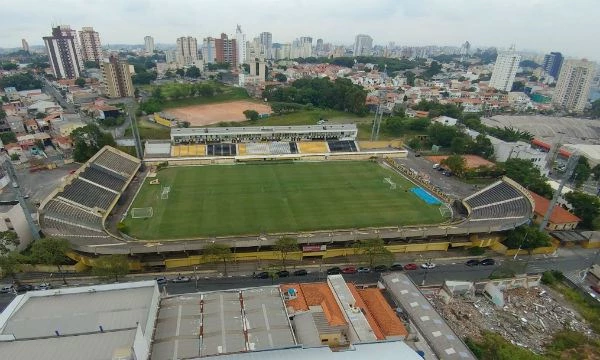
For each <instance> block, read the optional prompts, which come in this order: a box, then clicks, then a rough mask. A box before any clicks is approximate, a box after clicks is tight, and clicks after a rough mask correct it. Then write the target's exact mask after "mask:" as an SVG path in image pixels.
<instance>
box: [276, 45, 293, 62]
mask: <svg viewBox="0 0 600 360" xmlns="http://www.w3.org/2000/svg"><path fill="white" fill-rule="evenodd" d="M291 51H292V44H290V43H287V44H278V46H277V47H275V59H276V60H284V59H290V56H291Z"/></svg>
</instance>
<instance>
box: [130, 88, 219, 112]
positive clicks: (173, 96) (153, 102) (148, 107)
mask: <svg viewBox="0 0 600 360" xmlns="http://www.w3.org/2000/svg"><path fill="white" fill-rule="evenodd" d="M219 90H220V89H218V88H215V86H213V85H212V84H210V83H207V82H202V83H196V84H178V86H175V87H173V88H172V89H170V91H169V96H167V95H166V94H165V92H164V91H163V88H162V87H161V86H156V87H155V88H154V89H153V90H152V95H151V96H150V99H148V100H146V101H144V102H143V103H141V104H140V110H141V111H144V112H146V113H147V114H151V113H155V112H159V111H161V110H162V109H163V108H164V104H165V103H166V102H167V101H169V100H178V99H182V98H186V97H197V96H200V97H207V98H210V97H213V96H215V94H216V92H217V91H219Z"/></svg>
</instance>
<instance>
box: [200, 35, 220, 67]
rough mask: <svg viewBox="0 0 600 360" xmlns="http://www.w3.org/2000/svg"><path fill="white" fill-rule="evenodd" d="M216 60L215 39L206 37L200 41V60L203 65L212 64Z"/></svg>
mask: <svg viewBox="0 0 600 360" xmlns="http://www.w3.org/2000/svg"><path fill="white" fill-rule="evenodd" d="M216 59H217V49H216V47H215V38H212V37H207V38H204V40H203V41H202V60H204V63H205V64H214V63H215V62H216Z"/></svg>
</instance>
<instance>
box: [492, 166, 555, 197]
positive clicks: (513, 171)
mask: <svg viewBox="0 0 600 360" xmlns="http://www.w3.org/2000/svg"><path fill="white" fill-rule="evenodd" d="M502 166H503V167H504V171H505V174H506V176H508V177H509V178H511V179H513V180H514V181H516V182H518V183H519V184H521V185H523V186H524V187H526V188H527V189H529V190H531V191H533V192H535V193H537V194H539V195H541V196H543V197H545V198H548V199H550V198H552V194H553V191H552V188H551V187H550V185H549V184H548V183H547V182H546V181H547V179H546V177H545V176H543V175H542V174H541V173H540V170H539V169H538V168H537V167H536V166H535V165H533V163H532V162H531V161H530V160H526V159H517V158H513V159H508V160H506V162H505V163H504V164H503V165H502Z"/></svg>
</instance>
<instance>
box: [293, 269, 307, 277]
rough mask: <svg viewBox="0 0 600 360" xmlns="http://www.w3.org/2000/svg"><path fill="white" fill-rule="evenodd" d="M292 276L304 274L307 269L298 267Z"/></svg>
mask: <svg viewBox="0 0 600 360" xmlns="http://www.w3.org/2000/svg"><path fill="white" fill-rule="evenodd" d="M293 274H294V276H306V275H308V271H306V270H304V269H299V270H296V271H294V272H293Z"/></svg>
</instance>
